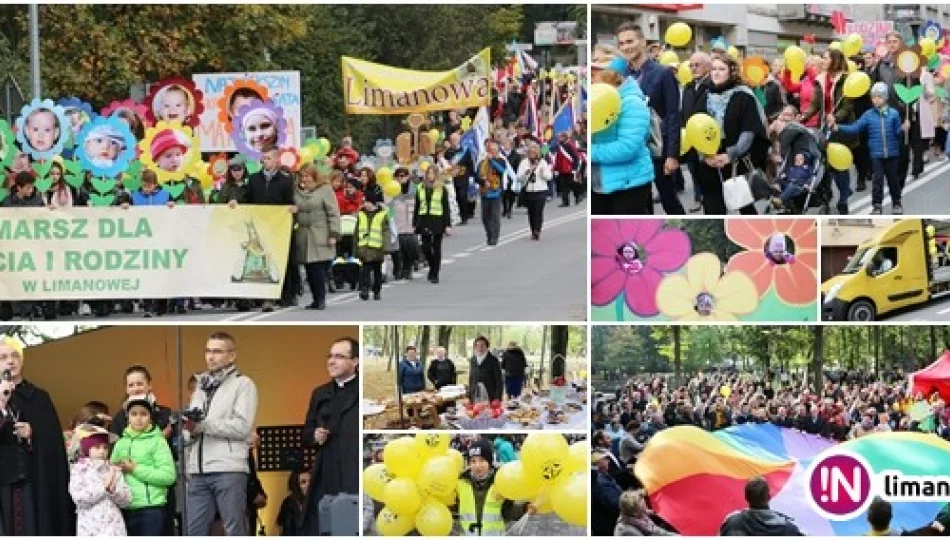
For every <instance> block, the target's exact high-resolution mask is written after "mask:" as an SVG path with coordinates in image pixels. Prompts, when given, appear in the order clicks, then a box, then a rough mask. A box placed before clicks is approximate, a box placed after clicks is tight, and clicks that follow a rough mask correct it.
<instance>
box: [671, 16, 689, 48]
mask: <svg viewBox="0 0 950 540" xmlns="http://www.w3.org/2000/svg"><path fill="white" fill-rule="evenodd" d="M692 37H693V29H692V28H690V27H689V25H688V24H686V23H683V22H675V23H673V24H671V25H670V27H669V28H667V29H666V42H667V43H669V44H670V45H672V46H674V47H685V46H686V44H687V43H689V40H690V39H692Z"/></svg>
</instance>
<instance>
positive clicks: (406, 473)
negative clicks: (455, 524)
mask: <svg viewBox="0 0 950 540" xmlns="http://www.w3.org/2000/svg"><path fill="white" fill-rule="evenodd" d="M450 442H451V436H450V435H448V434H445V433H440V434H419V435H416V436H415V437H400V438H398V439H395V440H393V441H390V442H389V443H388V444H387V445H386V446H385V448H383V463H377V464H374V465H370V466H369V467H367V468H366V469H365V470H364V471H363V489H364V490H365V491H366V494H367V495H369V496H370V497H372V498H373V499H374V500H377V501H379V502H381V503H384V504H385V505H386V506H385V507H384V508H383V510H382V511H381V512H380V513H379V515H378V516H377V517H376V528H377V530H378V531H379V533H380V534H381V535H383V536H405V535H407V534H409V533H410V532H412V531H413V530H416V531H418V532H419V534H421V535H423V536H448V535H449V533H451V532H452V513H451V512H450V511H449V509H448V507H449V506H451V505H453V504H455V487H456V485H457V483H458V478H459V475H460V474H461V473H462V470H463V469H464V465H465V460H464V458H463V457H462V454H461V453H460V452H459V451H458V450H454V449H450V448H449V443H450Z"/></svg>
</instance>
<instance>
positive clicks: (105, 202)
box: [89, 193, 115, 206]
mask: <svg viewBox="0 0 950 540" xmlns="http://www.w3.org/2000/svg"><path fill="white" fill-rule="evenodd" d="M89 200H90V201H92V205H93V206H112V203H114V202H115V195H98V194H96V193H92V194H90V195H89Z"/></svg>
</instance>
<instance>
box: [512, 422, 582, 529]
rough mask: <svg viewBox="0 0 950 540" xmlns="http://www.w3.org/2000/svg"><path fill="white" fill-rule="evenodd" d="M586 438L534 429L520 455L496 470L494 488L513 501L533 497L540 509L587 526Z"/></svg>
mask: <svg viewBox="0 0 950 540" xmlns="http://www.w3.org/2000/svg"><path fill="white" fill-rule="evenodd" d="M589 461H590V448H589V446H588V444H587V442H586V441H581V442H576V443H574V444H572V445H570V446H569V445H568V444H567V440H566V439H565V438H564V436H563V435H561V434H558V433H543V432H542V433H532V434H530V435H528V437H527V438H526V439H525V441H524V444H523V445H522V446H521V459H520V460H519V461H513V462H511V463H506V464H504V465H502V466H501V468H500V469H498V472H497V473H495V489H496V490H497V491H498V493H499V494H500V495H501V496H502V497H504V498H506V499H509V500H513V501H533V503H534V506H535V507H536V508H537V509H538V513H541V514H547V513H550V512H552V511H553V512H554V513H555V514H556V515H557V517H559V518H560V519H562V520H564V521H565V522H567V523H570V524H571V525H576V526H578V527H586V526H587V484H588V482H587V477H586V472H587V469H588V463H589Z"/></svg>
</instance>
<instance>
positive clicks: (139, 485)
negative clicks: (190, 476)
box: [112, 396, 176, 536]
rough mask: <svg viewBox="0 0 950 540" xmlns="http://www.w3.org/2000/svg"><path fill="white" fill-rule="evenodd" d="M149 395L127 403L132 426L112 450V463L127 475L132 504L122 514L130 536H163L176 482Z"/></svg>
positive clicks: (134, 397) (173, 467)
mask: <svg viewBox="0 0 950 540" xmlns="http://www.w3.org/2000/svg"><path fill="white" fill-rule="evenodd" d="M153 410H154V408H153V404H152V403H151V401H150V400H149V398H148V397H147V396H132V397H130V398H129V400H128V401H126V403H125V412H126V414H127V416H128V419H129V425H128V427H127V428H125V432H124V433H123V434H122V438H121V439H119V441H118V442H117V443H116V444H115V448H113V450H112V463H114V464H116V465H118V466H119V468H120V469H122V472H123V473H124V474H125V482H126V483H127V484H128V485H129V487H130V488H131V489H132V504H130V505H129V507H128V509H127V510H125V511H124V512H123V513H124V514H125V525H126V529H127V530H128V533H129V536H161V535H162V531H163V528H164V524H165V503H166V496H167V493H168V487H169V486H171V485H172V484H174V483H175V476H176V474H175V473H176V470H175V460H174V459H173V458H172V453H171V450H169V448H168V443H167V442H165V437H164V436H163V435H162V431H161V430H160V429H158V428H156V427H155V426H154V425H153V424H152V413H153Z"/></svg>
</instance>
